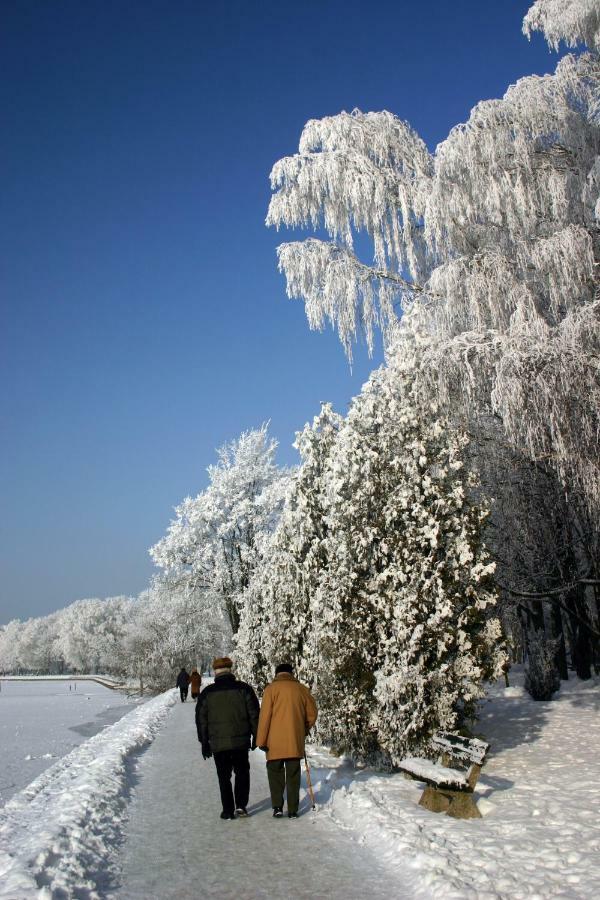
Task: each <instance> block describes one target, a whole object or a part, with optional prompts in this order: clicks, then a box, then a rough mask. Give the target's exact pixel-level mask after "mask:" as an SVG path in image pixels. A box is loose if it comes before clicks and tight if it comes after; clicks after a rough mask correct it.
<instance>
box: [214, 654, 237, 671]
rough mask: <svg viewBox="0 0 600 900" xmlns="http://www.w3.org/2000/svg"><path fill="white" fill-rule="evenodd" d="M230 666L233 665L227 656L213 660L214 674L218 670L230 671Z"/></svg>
mask: <svg viewBox="0 0 600 900" xmlns="http://www.w3.org/2000/svg"><path fill="white" fill-rule="evenodd" d="M232 666H233V663H232V661H231V660H230V659H229V657H228V656H217V657H215V659H213V669H214V670H215V672H216V671H217V670H218V669H231V667H232Z"/></svg>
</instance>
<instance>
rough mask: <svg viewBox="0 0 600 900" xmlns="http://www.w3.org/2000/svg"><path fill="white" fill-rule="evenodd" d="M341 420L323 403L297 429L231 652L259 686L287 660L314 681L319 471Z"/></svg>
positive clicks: (321, 554) (322, 513)
mask: <svg viewBox="0 0 600 900" xmlns="http://www.w3.org/2000/svg"><path fill="white" fill-rule="evenodd" d="M341 422H342V418H341V416H339V415H338V414H337V413H335V412H334V411H333V409H332V407H331V405H330V404H328V403H325V404H323V406H322V408H321V412H320V413H319V415H318V416H315V418H314V420H313V422H312V424H310V425H306V426H305V427H304V429H303V430H302V431H301V432H298V433H297V434H296V442H295V444H294V446H295V447H296V449H297V450H298V452H299V454H300V459H301V463H300V467H299V468H298V470H297V471H296V473H295V476H294V478H293V480H292V481H291V483H290V485H289V490H288V494H287V498H286V501H285V506H284V509H283V513H282V516H281V519H280V521H279V524H278V526H277V530H276V531H275V532H274V534H273V537H272V538H271V540H270V541H269V543H268V544H267V545H266V546H265V550H264V554H263V561H262V565H261V566H260V567H259V568H258V569H257V570H256V571H255V574H254V576H253V578H252V581H251V583H250V588H249V599H248V602H247V603H246V604H245V612H244V616H243V618H242V622H241V625H240V630H239V632H238V634H237V637H236V647H237V653H236V658H237V660H238V663H239V665H240V670H241V671H242V672H243V673H244V674H245V675H246V676H247V677H248V678H249V679H251V680H253V681H254V682H255V683H257V684H259V685H260V686H262V685H264V684H265V683H266V682H267V681H268V680H270V678H271V677H272V673H273V667H274V666H275V665H276V664H277V663H279V662H291V663H292V664H293V665H294V667H295V670H296V672H297V673H298V675H299V677H300V678H304V679H305V680H309V681H311V682H312V681H313V679H314V668H315V665H316V664H317V661H316V659H315V656H314V647H313V646H312V644H311V639H312V637H313V634H314V632H313V627H312V622H313V617H314V614H315V611H314V606H315V603H316V602H317V600H318V587H319V584H320V581H321V579H322V577H323V573H324V571H325V569H326V567H327V559H326V554H325V537H326V535H327V521H326V506H325V503H326V499H325V497H324V494H323V492H324V475H325V472H326V470H327V465H328V461H329V455H330V453H331V450H332V447H333V446H334V444H335V440H336V437H337V434H338V431H339V428H340V425H341Z"/></svg>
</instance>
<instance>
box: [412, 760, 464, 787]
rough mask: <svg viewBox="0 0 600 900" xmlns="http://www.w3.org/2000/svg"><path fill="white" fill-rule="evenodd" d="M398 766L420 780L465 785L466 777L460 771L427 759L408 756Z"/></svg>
mask: <svg viewBox="0 0 600 900" xmlns="http://www.w3.org/2000/svg"><path fill="white" fill-rule="evenodd" d="M400 768H401V769H402V771H403V772H409V773H410V774H411V775H414V776H415V778H420V779H421V780H422V781H433V782H434V783H435V784H439V785H446V787H457V788H461V787H466V786H467V779H466V777H465V775H464V774H463V773H462V772H458V771H457V770H456V769H450V768H448V767H447V766H438V765H436V764H435V763H432V762H430V761H429V760H428V759H419V758H417V757H410V756H409V757H407V759H403V760H402V762H401V763H400Z"/></svg>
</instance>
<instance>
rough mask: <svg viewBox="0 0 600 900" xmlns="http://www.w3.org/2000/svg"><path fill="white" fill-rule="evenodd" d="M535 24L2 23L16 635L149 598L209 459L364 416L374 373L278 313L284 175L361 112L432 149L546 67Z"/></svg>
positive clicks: (488, 18)
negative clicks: (155, 560) (278, 225)
mask: <svg viewBox="0 0 600 900" xmlns="http://www.w3.org/2000/svg"><path fill="white" fill-rule="evenodd" d="M528 5H529V4H528V3H527V2H524V3H521V2H505V3H481V0H465V2H462V3H461V2H454V3H451V4H450V3H448V2H447V0H430V2H428V3H426V4H420V3H416V2H414V3H406V2H399V0H396V2H379V0H370V2H368V3H367V2H355V0H344V2H342V0H332V2H328V0H302V2H300V0H296V2H286V0H268V2H257V0H256V2H245V3H242V2H237V0H230V2H216V3H215V2H212V3H208V2H203V0H202V2H201V0H160V2H159V0H144V2H141V0H140V2H136V0H127V2H117V0H115V2H112V0H86V2H85V3H82V2H80V0H68V2H61V0H53V2H52V3H48V2H47V0H39V2H28V0H18V2H17V0H13V2H7V3H4V4H3V7H2V12H1V17H2V23H1V25H0V67H1V70H2V72H1V75H2V77H1V78H0V104H1V110H2V121H3V126H4V129H3V130H4V135H3V141H2V146H1V147H0V166H1V171H2V180H3V186H2V191H1V192H0V240H1V247H2V251H1V253H0V306H1V323H0V327H1V332H0V366H1V385H2V393H1V398H0V414H1V421H2V432H3V438H2V451H1V454H2V459H1V467H0V500H1V504H2V516H1V519H0V529H1V530H0V567H1V569H0V622H3V621H7V620H8V619H10V618H12V617H13V616H18V617H20V618H26V617H28V616H30V615H40V614H44V613H46V612H49V611H51V610H53V609H57V608H59V607H62V606H64V605H66V604H68V603H71V602H72V601H73V600H76V599H78V598H80V597H94V596H108V595H114V594H120V593H124V594H136V593H138V592H139V591H140V590H142V589H143V588H144V586H145V585H146V583H147V581H148V578H149V576H150V574H151V571H152V565H151V561H150V559H149V557H148V554H147V548H148V547H149V546H150V545H151V544H152V543H154V542H155V541H157V540H158V539H159V538H160V537H161V535H162V534H163V532H164V530H165V528H166V527H167V525H168V522H169V519H170V517H171V513H172V507H173V506H174V505H175V504H176V503H177V502H179V500H181V499H182V498H183V497H184V496H186V495H188V494H195V493H197V492H198V491H199V490H201V489H202V487H203V486H204V485H205V483H206V474H205V469H206V466H207V465H208V464H210V463H211V462H213V461H214V448H215V447H217V446H218V445H220V444H222V443H223V442H225V441H227V440H231V439H232V438H234V437H236V436H237V435H238V434H239V433H240V432H241V431H242V430H244V429H247V428H250V427H253V426H256V425H259V424H261V423H262V422H263V421H265V420H268V419H270V420H271V423H272V424H271V429H272V432H273V434H274V435H275V436H276V437H278V439H279V440H280V444H281V446H280V460H281V462H282V463H290V462H293V461H295V454H294V451H293V450H292V448H291V443H292V441H293V436H294V432H295V431H296V430H297V429H298V428H300V427H301V426H302V425H303V424H304V422H305V421H307V420H308V419H310V418H311V417H312V416H313V415H314V414H315V413H316V412H317V411H318V407H319V402H320V401H321V400H331V401H332V402H333V403H334V405H335V406H336V407H337V408H338V409H339V410H340V411H344V410H345V409H346V408H347V405H348V401H349V400H350V398H351V397H352V395H353V394H356V393H357V392H358V390H359V389H360V385H361V384H362V382H363V381H364V380H365V378H366V376H367V375H368V372H369V371H370V368H371V367H372V365H373V364H374V363H372V362H371V361H369V359H368V357H367V355H366V353H365V351H364V348H362V349H359V350H358V352H357V354H356V362H355V366H354V369H353V371H352V372H350V370H349V368H348V364H347V362H346V360H345V357H344V354H343V351H342V349H341V346H340V345H339V343H338V341H337V338H336V337H335V336H334V335H332V334H331V333H324V334H318V333H312V332H310V331H309V330H308V326H307V324H306V320H305V316H304V309H303V306H302V304H301V303H299V302H291V301H289V300H287V299H286V297H285V289H284V282H283V278H282V277H281V276H280V275H279V274H278V273H277V269H276V260H275V248H276V246H277V244H278V242H279V241H280V240H281V239H282V237H281V235H279V236H278V235H277V233H275V232H274V231H269V230H267V229H266V228H265V227H264V217H265V213H266V209H267V205H268V201H269V184H268V175H269V172H270V169H271V166H272V165H273V163H274V162H275V161H276V160H277V159H278V158H280V157H281V156H285V155H288V154H291V153H293V152H295V150H296V149H297V144H298V138H299V135H300V131H301V129H302V126H303V125H304V123H305V122H306V120H307V119H309V118H315V117H321V116H324V115H331V114H335V113H336V112H339V111H340V110H342V109H346V110H350V109H352V108H354V107H359V108H361V109H363V110H379V109H389V110H390V111H392V112H394V113H396V114H397V115H399V116H401V117H402V118H404V119H407V120H408V121H410V122H411V124H412V125H413V126H414V127H415V128H416V129H417V131H419V133H420V134H421V135H422V136H423V138H424V139H425V140H426V141H427V143H428V144H429V145H430V147H432V148H433V147H434V146H435V144H436V143H437V142H438V141H440V140H442V139H443V138H444V137H445V136H446V134H447V132H448V130H449V129H450V128H451V127H452V125H454V124H456V123H457V122H460V121H464V120H465V119H466V118H467V117H468V114H469V110H470V109H471V107H472V106H473V105H474V104H475V103H476V102H477V101H478V100H480V99H485V98H489V97H496V96H501V95H502V93H503V92H504V90H505V89H506V87H507V85H508V84H509V83H511V82H512V81H514V80H515V79H516V78H518V77H520V76H522V75H526V74H529V73H531V72H539V73H543V72H546V71H550V70H552V69H553V68H554V66H555V64H556V57H555V56H554V55H552V54H550V53H549V52H548V50H547V48H546V46H545V44H544V43H543V41H542V39H541V38H540V37H537V38H536V39H535V40H533V41H532V43H531V44H529V43H528V42H527V40H526V39H525V38H524V37H523V36H522V35H521V32H520V27H521V20H522V17H523V14H524V13H525V11H526V9H527V8H528ZM377 361H378V360H377V359H376V360H375V362H377Z"/></svg>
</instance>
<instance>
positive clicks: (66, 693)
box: [0, 679, 135, 807]
mask: <svg viewBox="0 0 600 900" xmlns="http://www.w3.org/2000/svg"><path fill="white" fill-rule="evenodd" d="M134 705H135V701H133V700H131V699H129V698H128V697H127V695H126V694H123V693H121V692H119V691H113V690H109V689H108V688H106V687H102V686H101V685H99V684H95V683H94V682H82V681H79V682H78V681H76V680H73V679H68V680H62V681H45V680H42V679H36V680H35V681H17V680H6V679H2V682H1V689H0V747H1V748H2V764H1V767H0V807H1V806H2V805H3V804H4V803H6V801H7V800H8V798H9V797H11V796H12V795H13V794H14V793H16V792H17V791H20V790H21V789H22V788H24V787H25V785H27V784H29V783H30V782H31V781H33V779H34V778H37V776H38V775H40V774H41V773H42V772H43V771H44V770H45V769H47V768H48V766H51V765H52V764H53V763H55V762H56V760H57V759H60V758H61V757H62V756H65V755H66V754H67V753H69V752H70V751H71V750H73V748H74V747H77V746H78V745H79V744H81V743H83V741H85V740H87V738H89V737H91V736H92V735H94V734H97V732H99V731H101V730H102V729H103V728H106V727H107V726H108V725H112V724H113V722H116V721H117V720H118V719H120V718H121V716H122V715H124V713H126V712H129V710H130V709H131V708H132V707H133V706H134Z"/></svg>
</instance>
